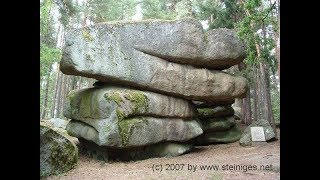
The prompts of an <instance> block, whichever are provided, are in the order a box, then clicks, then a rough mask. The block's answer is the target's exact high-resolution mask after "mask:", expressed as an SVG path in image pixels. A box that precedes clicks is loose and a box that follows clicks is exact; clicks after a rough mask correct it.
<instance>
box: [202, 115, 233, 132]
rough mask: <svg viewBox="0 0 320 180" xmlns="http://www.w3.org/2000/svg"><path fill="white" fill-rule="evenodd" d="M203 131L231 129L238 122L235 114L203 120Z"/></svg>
mask: <svg viewBox="0 0 320 180" xmlns="http://www.w3.org/2000/svg"><path fill="white" fill-rule="evenodd" d="M201 124H202V130H203V132H213V131H215V132H217V131H226V130H229V129H230V128H231V127H232V126H234V125H235V124H236V122H235V118H234V116H229V117H219V118H210V119H205V120H202V121H201Z"/></svg>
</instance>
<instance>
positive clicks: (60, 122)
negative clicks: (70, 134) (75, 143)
mask: <svg viewBox="0 0 320 180" xmlns="http://www.w3.org/2000/svg"><path fill="white" fill-rule="evenodd" d="M45 121H48V122H49V123H51V124H52V126H54V127H57V128H62V129H66V126H67V124H68V123H69V121H67V120H64V119H60V118H51V119H48V120H45Z"/></svg>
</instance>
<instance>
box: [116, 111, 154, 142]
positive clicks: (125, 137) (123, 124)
mask: <svg viewBox="0 0 320 180" xmlns="http://www.w3.org/2000/svg"><path fill="white" fill-rule="evenodd" d="M147 123H148V121H147V120H146V119H145V118H143V117H136V118H130V119H125V120H123V121H120V122H118V127H119V133H120V136H121V141H122V145H123V146H126V145H127V144H128V142H129V140H130V137H131V135H132V132H133V130H134V129H135V127H137V126H138V125H141V124H147Z"/></svg>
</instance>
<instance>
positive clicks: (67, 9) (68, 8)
mask: <svg viewBox="0 0 320 180" xmlns="http://www.w3.org/2000/svg"><path fill="white" fill-rule="evenodd" d="M55 4H56V5H57V6H58V8H59V12H60V18H59V20H60V22H61V24H62V25H63V26H64V27H67V26H68V25H69V21H70V17H73V16H75V15H76V14H77V13H79V12H80V10H81V9H80V7H79V6H78V5H77V4H74V3H73V2H72V0H55Z"/></svg>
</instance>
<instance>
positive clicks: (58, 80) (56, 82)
mask: <svg viewBox="0 0 320 180" xmlns="http://www.w3.org/2000/svg"><path fill="white" fill-rule="evenodd" d="M54 84H55V85H54V95H53V97H54V98H53V102H52V108H51V117H53V118H55V117H56V108H57V101H58V99H57V97H58V88H59V84H60V71H59V63H57V72H56V78H55V83H54Z"/></svg>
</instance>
